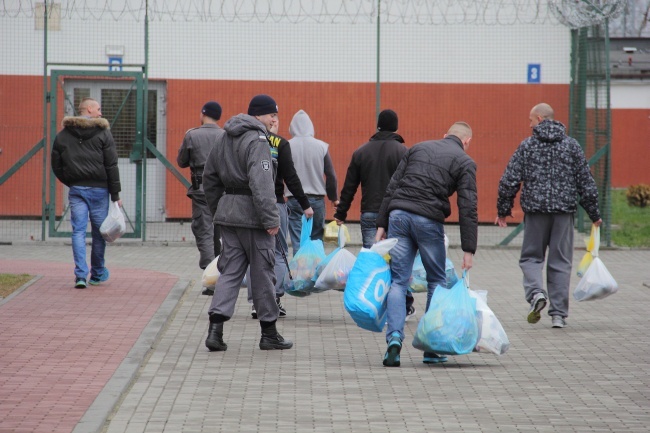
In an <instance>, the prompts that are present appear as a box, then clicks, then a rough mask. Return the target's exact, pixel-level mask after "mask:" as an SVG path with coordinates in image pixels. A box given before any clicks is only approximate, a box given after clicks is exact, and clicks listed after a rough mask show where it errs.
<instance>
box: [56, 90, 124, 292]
mask: <svg viewBox="0 0 650 433" xmlns="http://www.w3.org/2000/svg"><path fill="white" fill-rule="evenodd" d="M78 112H79V116H66V117H64V118H63V129H62V130H61V131H60V132H59V133H58V134H57V135H56V138H55V139H54V144H53V146H52V158H51V164H52V171H53V172H54V175H55V176H56V177H57V179H59V180H60V181H61V183H63V184H64V185H65V186H67V187H68V188H70V190H69V191H68V202H69V203H70V223H71V224H72V255H73V258H74V264H75V267H74V275H75V284H74V287H75V288H77V289H85V288H86V287H88V285H87V284H88V283H89V284H91V285H93V286H96V285H98V284H100V283H102V282H104V281H106V280H108V278H109V276H110V273H109V271H108V269H107V268H106V266H105V261H104V253H105V251H106V241H105V240H104V238H103V237H102V235H101V233H100V231H99V228H100V227H101V225H102V223H103V222H104V220H105V219H106V216H107V215H108V207H109V201H113V202H117V204H118V206H120V207H121V206H122V200H120V191H121V190H122V187H121V184H120V170H119V168H118V167H117V150H116V147H115V142H114V141H113V136H112V135H111V131H110V124H109V123H108V120H106V119H103V118H102V108H101V106H100V105H99V102H98V101H96V100H95V99H92V98H85V99H83V100H82V101H81V103H80V104H79V110H78ZM89 220H90V227H91V229H92V243H91V252H90V269H88V264H87V263H86V227H87V226H88V221H89ZM89 273H90V280H89V281H87V278H88V274H89Z"/></svg>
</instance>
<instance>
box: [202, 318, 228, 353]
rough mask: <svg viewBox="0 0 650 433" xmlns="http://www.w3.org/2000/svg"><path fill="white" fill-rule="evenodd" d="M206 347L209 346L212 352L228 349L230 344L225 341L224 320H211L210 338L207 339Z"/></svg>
mask: <svg viewBox="0 0 650 433" xmlns="http://www.w3.org/2000/svg"><path fill="white" fill-rule="evenodd" d="M205 347H207V348H208V349H209V350H210V352H223V351H225V350H226V349H228V345H227V344H226V343H225V342H224V341H223V322H221V323H212V322H210V327H209V328H208V338H206V339H205Z"/></svg>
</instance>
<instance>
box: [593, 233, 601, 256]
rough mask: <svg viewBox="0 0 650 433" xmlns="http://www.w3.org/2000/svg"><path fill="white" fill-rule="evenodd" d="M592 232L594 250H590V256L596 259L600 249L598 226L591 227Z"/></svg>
mask: <svg viewBox="0 0 650 433" xmlns="http://www.w3.org/2000/svg"><path fill="white" fill-rule="evenodd" d="M592 229H593V230H594V248H593V249H592V250H591V255H592V256H593V257H594V258H596V257H598V249H599V248H600V226H595V225H594V226H592Z"/></svg>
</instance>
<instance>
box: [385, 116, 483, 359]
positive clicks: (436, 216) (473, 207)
mask: <svg viewBox="0 0 650 433" xmlns="http://www.w3.org/2000/svg"><path fill="white" fill-rule="evenodd" d="M471 139H472V129H471V128H470V126H469V125H468V124H467V123H465V122H456V123H454V124H453V125H451V127H450V128H449V130H448V131H447V134H445V138H444V139H442V140H435V141H424V142H422V143H418V144H416V145H414V146H413V147H412V148H410V149H409V150H408V151H407V152H406V154H405V155H404V158H403V159H402V162H400V164H399V166H398V167H397V170H396V171H395V174H393V177H392V178H391V180H390V183H389V184H388V188H387V189H386V197H385V198H384V200H383V202H382V204H381V208H380V209H379V216H378V217H377V235H376V237H375V239H377V240H379V239H382V238H383V237H384V236H385V233H386V229H388V237H389V238H396V239H397V240H398V242H397V245H395V246H394V247H393V248H392V249H391V251H390V256H391V260H390V272H391V278H392V282H391V286H390V290H389V292H388V295H387V297H386V302H387V307H388V308H387V310H388V311H387V318H388V320H387V329H386V342H387V343H388V348H387V350H386V355H385V356H384V365H385V366H387V367H398V366H399V365H400V351H401V349H402V341H403V340H404V319H405V316H406V314H405V308H404V296H405V295H406V291H407V290H408V286H409V279H410V278H411V273H412V271H413V261H414V259H415V254H416V252H417V251H418V250H419V251H420V257H421V258H422V263H423V264H424V269H425V270H426V273H427V288H428V291H427V292H428V293H427V310H428V309H429V304H430V303H431V296H432V295H433V292H434V290H436V287H437V286H438V285H440V286H442V287H445V285H446V274H445V259H446V254H445V241H444V238H445V230H444V221H445V218H447V217H448V216H449V215H450V214H451V205H450V204H449V197H450V196H451V195H452V194H453V193H454V192H456V193H457V194H458V199H457V200H458V201H457V202H458V214H459V223H460V240H461V248H462V249H463V251H464V252H465V254H464V255H463V266H462V267H463V269H467V270H469V269H470V268H471V267H472V263H473V256H474V253H475V252H476V243H477V235H478V211H477V193H476V163H475V162H474V161H473V160H472V158H470V157H469V155H467V153H466V150H467V149H468V148H469V142H470V141H471ZM446 360H447V358H446V357H444V356H440V355H438V354H435V353H429V352H425V353H424V360H423V362H425V363H437V362H444V361H446Z"/></svg>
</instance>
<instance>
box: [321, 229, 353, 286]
mask: <svg viewBox="0 0 650 433" xmlns="http://www.w3.org/2000/svg"><path fill="white" fill-rule="evenodd" d="M343 227H344V226H343V225H341V226H340V227H339V234H338V245H339V246H338V248H337V249H335V250H334V251H332V252H331V253H329V254H328V255H327V257H325V259H324V260H323V261H322V262H321V263H320V264H319V265H318V267H317V268H316V275H314V280H315V281H316V283H315V284H314V290H317V291H325V290H339V291H343V290H345V285H346V284H347V281H348V276H349V275H350V271H351V270H352V267H353V266H354V263H355V262H356V260H357V258H356V256H355V255H354V254H352V253H351V252H350V251H348V250H346V249H345V248H344V247H345V240H346V237H345V230H343V229H342V228H343Z"/></svg>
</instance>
